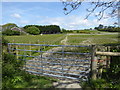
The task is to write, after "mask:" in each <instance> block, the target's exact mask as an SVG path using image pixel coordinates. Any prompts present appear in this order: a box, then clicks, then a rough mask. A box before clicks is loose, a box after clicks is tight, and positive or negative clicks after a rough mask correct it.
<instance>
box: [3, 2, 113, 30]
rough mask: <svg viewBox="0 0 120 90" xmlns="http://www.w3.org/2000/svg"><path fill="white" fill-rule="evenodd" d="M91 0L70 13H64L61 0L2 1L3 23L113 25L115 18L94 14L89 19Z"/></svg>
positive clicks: (76, 27) (81, 26) (76, 26)
mask: <svg viewBox="0 0 120 90" xmlns="http://www.w3.org/2000/svg"><path fill="white" fill-rule="evenodd" d="M90 7H91V6H90V4H89V2H85V3H83V4H82V5H81V6H80V7H79V8H78V9H77V10H75V11H73V12H71V13H70V14H69V15H65V14H64V13H63V8H64V6H63V4H62V3H61V2H2V23H1V24H6V23H15V24H17V25H18V26H19V27H23V26H25V25H34V24H37V25H51V24H52V25H59V26H60V27H61V28H65V29H70V30H79V29H87V28H93V27H95V26H98V25H99V24H104V25H112V24H113V23H114V19H110V18H109V19H108V18H107V19H102V20H101V21H99V22H98V21H97V18H96V17H94V15H95V13H97V12H95V13H94V14H92V15H91V16H90V17H89V18H88V19H85V17H86V15H87V13H88V12H87V11H86V9H87V8H90Z"/></svg>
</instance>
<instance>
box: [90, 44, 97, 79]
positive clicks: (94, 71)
mask: <svg viewBox="0 0 120 90" xmlns="http://www.w3.org/2000/svg"><path fill="white" fill-rule="evenodd" d="M95 52H96V46H95V45H92V51H91V54H92V55H91V78H92V79H93V80H96V76H97V62H98V61H97V58H96V57H95Z"/></svg>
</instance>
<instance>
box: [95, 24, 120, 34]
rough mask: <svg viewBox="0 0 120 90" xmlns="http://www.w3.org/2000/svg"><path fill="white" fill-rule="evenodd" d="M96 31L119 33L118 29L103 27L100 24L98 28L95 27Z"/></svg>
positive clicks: (119, 28)
mask: <svg viewBox="0 0 120 90" xmlns="http://www.w3.org/2000/svg"><path fill="white" fill-rule="evenodd" d="M95 29H96V30H98V31H106V32H120V27H115V26H104V25H102V24H100V25H99V26H98V27H95Z"/></svg>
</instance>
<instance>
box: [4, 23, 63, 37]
mask: <svg viewBox="0 0 120 90" xmlns="http://www.w3.org/2000/svg"><path fill="white" fill-rule="evenodd" d="M26 33H27V34H30V35H39V34H57V33H61V29H60V27H59V26H57V25H45V26H41V25H26V26H24V27H18V26H17V25H16V24H14V23H7V24H5V25H2V34H3V35H9V36H11V35H21V34H26Z"/></svg>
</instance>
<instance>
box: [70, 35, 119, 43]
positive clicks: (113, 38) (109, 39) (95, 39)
mask: <svg viewBox="0 0 120 90" xmlns="http://www.w3.org/2000/svg"><path fill="white" fill-rule="evenodd" d="M85 40H88V41H89V42H91V43H94V44H108V43H109V44H110V43H111V44H112V43H118V35H117V34H113V35H69V36H68V44H72V45H81V43H82V42H83V41H85ZM86 44H87V43H86Z"/></svg>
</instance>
